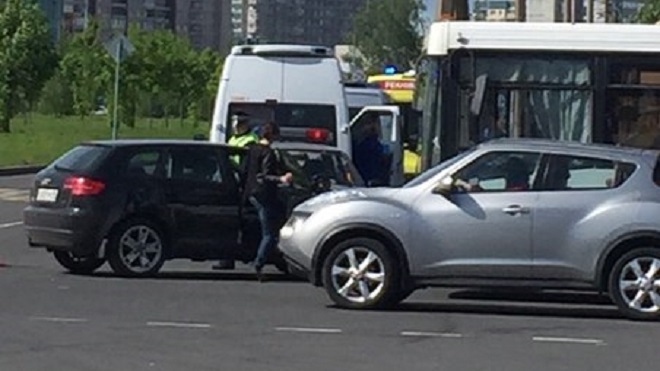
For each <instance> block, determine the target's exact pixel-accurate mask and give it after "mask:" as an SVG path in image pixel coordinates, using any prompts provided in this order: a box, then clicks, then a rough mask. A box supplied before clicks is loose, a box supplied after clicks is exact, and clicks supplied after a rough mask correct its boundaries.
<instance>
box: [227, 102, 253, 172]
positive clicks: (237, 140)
mask: <svg viewBox="0 0 660 371" xmlns="http://www.w3.org/2000/svg"><path fill="white" fill-rule="evenodd" d="M232 129H233V132H234V135H232V136H231V138H229V141H228V142H227V144H229V145H230V146H234V147H247V146H248V145H249V144H251V143H257V142H258V141H259V136H257V134H255V133H253V132H252V131H250V120H249V117H248V116H247V115H246V114H245V113H243V112H238V113H236V114H235V115H234V116H232ZM231 160H232V161H233V162H234V164H236V165H239V163H240V161H241V158H240V156H239V155H235V156H232V158H231Z"/></svg>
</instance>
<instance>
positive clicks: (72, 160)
mask: <svg viewBox="0 0 660 371" xmlns="http://www.w3.org/2000/svg"><path fill="white" fill-rule="evenodd" d="M108 152H110V148H109V147H104V146H95V145H79V146H77V147H74V148H73V149H71V150H69V151H68V152H67V153H65V154H63V155H62V156H60V158H58V159H57V160H55V161H54V162H53V164H52V166H54V167H56V168H57V169H59V170H68V171H91V170H93V168H94V166H96V165H97V164H98V162H99V160H101V159H102V158H103V157H105V155H106V154H107V153H108Z"/></svg>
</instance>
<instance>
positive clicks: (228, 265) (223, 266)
mask: <svg viewBox="0 0 660 371" xmlns="http://www.w3.org/2000/svg"><path fill="white" fill-rule="evenodd" d="M211 268H213V269H215V270H231V269H234V268H236V266H235V264H234V261H233V260H230V259H225V260H220V261H218V262H217V263H216V264H214V265H213V266H211Z"/></svg>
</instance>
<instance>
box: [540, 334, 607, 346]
mask: <svg viewBox="0 0 660 371" xmlns="http://www.w3.org/2000/svg"><path fill="white" fill-rule="evenodd" d="M532 340H533V341H538V342H542V343H567V344H588V345H604V344H605V342H604V341H603V340H600V339H582V338H560V337H544V336H534V337H533V338H532Z"/></svg>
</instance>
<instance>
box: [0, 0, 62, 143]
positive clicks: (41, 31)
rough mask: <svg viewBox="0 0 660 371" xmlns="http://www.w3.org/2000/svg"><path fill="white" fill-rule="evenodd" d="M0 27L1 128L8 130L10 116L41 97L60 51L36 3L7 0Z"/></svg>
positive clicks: (0, 18)
mask: <svg viewBox="0 0 660 371" xmlns="http://www.w3.org/2000/svg"><path fill="white" fill-rule="evenodd" d="M0 30H2V32H1V33H0V132H9V131H10V129H11V128H10V124H11V119H12V118H13V117H14V116H15V115H16V114H17V113H18V112H19V111H20V110H21V109H25V108H28V107H31V106H32V105H33V103H35V102H36V101H37V100H38V98H39V94H40V92H41V90H42V88H43V86H44V84H45V83H46V81H48V79H49V78H50V77H51V76H52V74H53V72H54V70H55V67H56V64H57V55H56V53H55V48H54V46H53V45H52V42H51V38H50V32H49V30H48V22H47V20H46V17H45V16H44V14H43V13H42V11H41V10H40V9H39V7H38V6H37V4H35V3H32V2H29V1H24V0H6V1H4V3H2V5H0Z"/></svg>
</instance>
